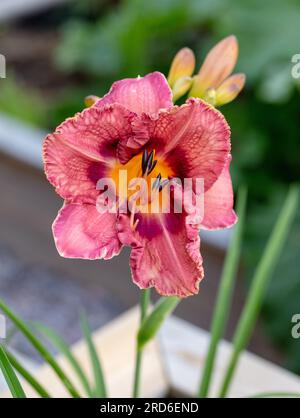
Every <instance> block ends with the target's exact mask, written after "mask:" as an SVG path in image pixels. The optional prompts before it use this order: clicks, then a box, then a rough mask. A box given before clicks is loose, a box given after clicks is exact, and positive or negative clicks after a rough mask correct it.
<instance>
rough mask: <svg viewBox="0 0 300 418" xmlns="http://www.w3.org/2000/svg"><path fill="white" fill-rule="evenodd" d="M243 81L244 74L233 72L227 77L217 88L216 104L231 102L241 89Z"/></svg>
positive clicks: (244, 78) (244, 79)
mask: <svg viewBox="0 0 300 418" xmlns="http://www.w3.org/2000/svg"><path fill="white" fill-rule="evenodd" d="M245 81H246V76H245V74H234V75H232V76H231V77H228V78H227V79H226V80H225V81H224V82H223V83H222V84H221V85H220V86H219V87H218V89H217V92H216V106H222V105H224V104H226V103H229V102H232V100H234V99H235V98H236V96H237V95H238V94H239V93H240V91H241V90H242V89H243V87H244V85H245Z"/></svg>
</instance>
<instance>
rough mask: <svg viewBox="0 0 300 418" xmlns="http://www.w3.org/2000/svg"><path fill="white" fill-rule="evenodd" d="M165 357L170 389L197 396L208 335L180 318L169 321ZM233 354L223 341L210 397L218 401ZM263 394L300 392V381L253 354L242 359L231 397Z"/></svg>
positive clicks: (163, 337) (162, 338)
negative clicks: (223, 379)
mask: <svg viewBox="0 0 300 418" xmlns="http://www.w3.org/2000/svg"><path fill="white" fill-rule="evenodd" d="M159 337H160V345H161V350H162V356H163V358H164V363H165V366H166V368H167V374H168V379H169V383H170V386H171V387H172V390H173V391H174V392H175V393H179V394H186V395H189V396H195V393H196V392H197V388H198V384H199V380H200V375H201V369H202V368H203V365H204V361H205V356H206V352H207V347H208V343H209V334H208V333H207V332H206V331H203V330H201V329H199V328H197V327H195V326H194V325H191V324H189V323H187V322H185V321H182V320H180V319H178V318H174V317H172V318H168V320H167V321H166V323H165V324H164V326H163V328H162V330H161V332H160V336H159ZM230 353H231V345H230V344H229V343H228V342H226V341H222V342H221V344H220V347H219V352H218V356H217V361H216V368H215V373H214V376H213V381H212V391H211V394H210V395H211V396H212V397H216V396H217V394H218V391H219V388H220V383H221V381H222V377H223V375H224V371H225V370H226V367H227V364H228V359H229V356H230ZM262 392H299V393H300V378H299V377H298V376H296V375H294V374H292V373H290V372H289V371H287V370H285V369H283V368H280V367H278V366H276V365H274V364H272V363H271V362H269V361H266V360H264V359H262V358H260V357H258V356H256V355H254V354H251V353H249V352H245V353H244V354H242V356H241V358H240V362H239V365H238V369H237V372H236V374H235V377H234V380H233V384H232V386H231V388H230V391H229V397H247V396H252V395H255V394H258V393H262Z"/></svg>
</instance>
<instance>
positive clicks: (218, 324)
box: [198, 187, 247, 398]
mask: <svg viewBox="0 0 300 418" xmlns="http://www.w3.org/2000/svg"><path fill="white" fill-rule="evenodd" d="M246 202H247V190H246V189H245V188H244V187H242V188H240V189H239V192H238V200H237V215H238V219H239V220H238V223H237V225H236V227H235V231H234V234H233V237H232V240H231V243H230V247H229V250H228V251H227V254H226V258H225V263H224V267H223V271H222V276H221V281H220V287H219V291H218V296H217V300H216V303H215V311H214V314H213V320H212V327H211V338H210V344H209V348H208V353H207V356H206V360H205V365H204V369H203V375H202V379H201V383H200V387H199V392H198V396H199V398H205V397H207V394H208V391H209V386H210V381H211V376H212V373H213V368H214V362H215V357H216V353H217V347H218V344H219V341H220V339H221V338H222V335H223V333H224V330H225V326H226V323H227V319H228V315H229V307H230V304H231V300H232V294H233V287H234V279H235V277H236V273H237V269H238V264H239V259H240V253H241V244H242V235H243V229H244V223H245V212H246Z"/></svg>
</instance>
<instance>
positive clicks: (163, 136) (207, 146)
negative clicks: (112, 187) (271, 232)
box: [43, 72, 237, 297]
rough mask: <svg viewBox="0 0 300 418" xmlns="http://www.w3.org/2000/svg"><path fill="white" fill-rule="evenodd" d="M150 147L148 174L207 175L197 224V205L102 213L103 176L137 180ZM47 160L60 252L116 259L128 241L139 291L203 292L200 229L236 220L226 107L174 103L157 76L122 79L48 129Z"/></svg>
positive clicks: (193, 101) (194, 101)
mask: <svg viewBox="0 0 300 418" xmlns="http://www.w3.org/2000/svg"><path fill="white" fill-rule="evenodd" d="M145 150H147V151H145ZM152 151H153V152H155V159H156V160H157V163H156V165H155V167H153V169H152V171H151V173H149V174H148V172H147V173H146V175H148V177H149V178H150V179H151V178H152V179H155V178H157V177H158V176H159V175H160V173H163V174H164V176H165V177H178V178H181V179H183V178H192V179H197V178H202V179H204V217H203V219H202V221H200V222H197V211H195V212H194V213H187V212H186V211H183V212H182V213H168V214H165V213H157V214H153V213H151V214H149V213H146V214H144V213H137V214H134V213H129V214H127V213H120V212H118V211H117V213H102V214H101V213H99V211H98V210H97V208H96V200H97V197H98V196H99V194H100V191H99V190H97V187H96V185H97V182H98V180H99V179H101V178H103V177H112V178H115V177H116V176H117V174H118V172H119V170H121V169H122V170H127V172H128V178H129V179H130V178H132V177H137V176H138V175H139V174H138V173H139V171H140V170H141V165H142V160H143V158H144V156H145V154H146V156H149V155H150V154H151V152H152ZM43 158H44V164H45V172H46V175H47V178H48V180H49V181H50V183H51V184H52V185H53V186H54V187H55V189H56V192H57V193H58V194H59V195H60V196H61V197H62V198H63V199H64V205H63V207H62V209H61V210H60V212H59V214H58V216H57V218H56V220H55V221H54V224H53V234H54V238H55V243H56V246H57V250H58V252H59V254H60V255H62V256H64V257H70V258H84V259H100V258H102V259H109V258H111V257H113V256H115V255H117V254H119V253H120V251H121V249H122V247H123V246H124V245H126V246H130V247H131V256H130V267H131V271H132V278H133V281H134V283H136V284H137V285H138V286H139V287H140V288H143V289H144V288H148V287H155V288H156V290H157V291H158V292H159V293H160V294H162V295H166V296H168V295H177V296H179V297H185V296H189V295H193V294H196V293H197V292H198V290H199V282H200V280H201V279H202V278H203V276H204V271H203V265H202V258H201V255H200V238H199V229H200V228H206V229H218V228H226V227H229V226H231V225H233V224H234V223H235V222H236V220H237V218H236V215H235V213H234V211H233V191H232V184H231V178H230V174H229V164H230V160H231V157H230V129H229V126H228V124H227V123H226V121H225V119H224V117H223V116H222V115H221V113H220V112H219V111H217V110H216V109H214V108H213V107H212V106H210V105H208V104H207V103H205V102H204V101H202V100H201V99H189V100H188V101H187V102H186V103H185V104H184V105H182V106H174V105H173V102H172V93H171V90H170V88H169V86H168V83H167V80H166V79H165V77H164V76H163V75H162V74H161V73H159V72H154V73H151V74H148V75H146V76H145V77H138V78H135V79H124V80H121V81H118V82H116V83H114V84H113V86H112V87H111V89H110V91H109V93H108V94H107V95H106V96H104V97H103V98H102V99H99V100H98V101H96V103H95V104H94V105H92V106H91V107H89V108H88V109H85V110H84V111H83V112H81V113H78V114H77V115H75V117H73V118H69V119H67V120H66V121H65V122H63V123H62V124H61V125H60V126H59V127H58V128H57V129H56V130H55V132H54V133H52V134H50V135H48V136H47V138H46V139H45V142H44V147H43ZM135 216H136V220H137V221H136V222H135V223H134V225H133V224H132V218H133V217H135ZM191 218H194V221H195V222H191ZM192 220H193V219H192Z"/></svg>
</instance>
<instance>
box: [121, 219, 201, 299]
mask: <svg viewBox="0 0 300 418" xmlns="http://www.w3.org/2000/svg"><path fill="white" fill-rule="evenodd" d="M173 216H174V215H173ZM169 221H170V220H169ZM175 223H176V227H175V228H174V225H173V227H172V228H170V227H168V226H167V225H166V224H164V222H161V228H160V229H157V232H158V233H153V235H152V237H151V238H150V239H148V238H146V237H142V236H141V235H140V234H139V232H138V229H137V231H135V232H133V231H132V229H131V227H130V223H129V219H128V217H127V216H126V215H120V216H119V220H118V236H119V239H120V241H121V242H122V244H124V245H128V246H131V247H132V250H131V256H130V267H131V272H132V277H133V281H134V283H135V284H137V285H138V286H139V287H140V288H141V289H146V288H149V287H155V288H156V290H157V291H158V293H160V294H161V295H164V296H171V295H174V296H179V297H186V296H190V295H193V294H196V293H198V291H199V282H200V280H201V279H202V278H203V275H204V273H203V267H202V258H201V255H200V251H199V246H200V238H199V234H198V230H197V228H194V227H193V226H192V225H189V224H186V218H185V216H180V217H179V219H178V218H177V221H176V222H175Z"/></svg>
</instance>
